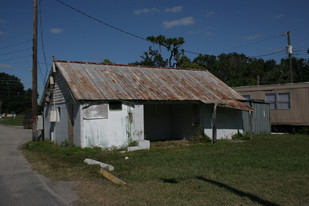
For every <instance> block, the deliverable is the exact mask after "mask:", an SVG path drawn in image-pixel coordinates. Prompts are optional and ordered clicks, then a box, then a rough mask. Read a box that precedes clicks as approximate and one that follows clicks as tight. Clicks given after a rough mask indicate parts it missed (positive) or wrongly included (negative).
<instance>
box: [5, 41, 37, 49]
mask: <svg viewBox="0 0 309 206" xmlns="http://www.w3.org/2000/svg"><path fill="white" fill-rule="evenodd" d="M30 41H32V40H25V41H22V42H17V43H15V44H11V45H7V46H4V47H0V49H6V48H10V47H13V46H17V45H20V44H24V43H27V42H30Z"/></svg>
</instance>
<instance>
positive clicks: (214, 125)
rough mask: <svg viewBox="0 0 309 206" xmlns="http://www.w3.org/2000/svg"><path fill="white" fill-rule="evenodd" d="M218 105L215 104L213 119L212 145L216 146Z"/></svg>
mask: <svg viewBox="0 0 309 206" xmlns="http://www.w3.org/2000/svg"><path fill="white" fill-rule="evenodd" d="M216 122H217V104H214V111H213V117H212V143H213V144H214V143H215V142H216V140H217V123H216Z"/></svg>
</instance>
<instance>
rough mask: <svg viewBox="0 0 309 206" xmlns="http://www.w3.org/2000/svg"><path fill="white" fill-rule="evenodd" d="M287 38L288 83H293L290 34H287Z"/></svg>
mask: <svg viewBox="0 0 309 206" xmlns="http://www.w3.org/2000/svg"><path fill="white" fill-rule="evenodd" d="M287 36H288V45H287V47H286V48H287V53H288V54H289V64H290V66H289V68H290V82H291V83H293V72H292V45H291V38H290V32H289V31H288V32H287Z"/></svg>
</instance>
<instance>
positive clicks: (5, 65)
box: [0, 64, 13, 69]
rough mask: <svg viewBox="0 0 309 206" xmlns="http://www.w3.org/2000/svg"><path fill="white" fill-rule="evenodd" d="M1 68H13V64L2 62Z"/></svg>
mask: <svg viewBox="0 0 309 206" xmlns="http://www.w3.org/2000/svg"><path fill="white" fill-rule="evenodd" d="M0 69H13V66H12V65H8V64H0Z"/></svg>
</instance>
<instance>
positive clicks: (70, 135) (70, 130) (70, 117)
mask: <svg viewBox="0 0 309 206" xmlns="http://www.w3.org/2000/svg"><path fill="white" fill-rule="evenodd" d="M73 113H74V107H73V104H72V103H71V104H68V141H69V145H73V144H74V114H73Z"/></svg>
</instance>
